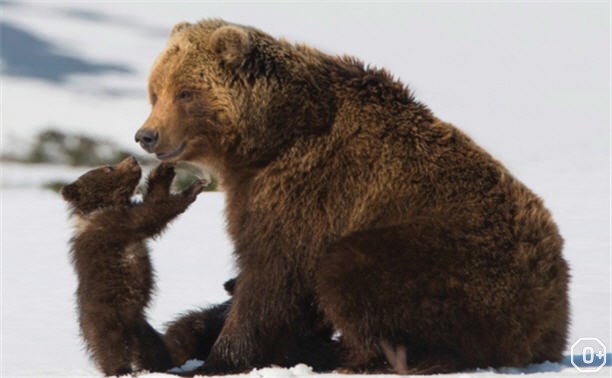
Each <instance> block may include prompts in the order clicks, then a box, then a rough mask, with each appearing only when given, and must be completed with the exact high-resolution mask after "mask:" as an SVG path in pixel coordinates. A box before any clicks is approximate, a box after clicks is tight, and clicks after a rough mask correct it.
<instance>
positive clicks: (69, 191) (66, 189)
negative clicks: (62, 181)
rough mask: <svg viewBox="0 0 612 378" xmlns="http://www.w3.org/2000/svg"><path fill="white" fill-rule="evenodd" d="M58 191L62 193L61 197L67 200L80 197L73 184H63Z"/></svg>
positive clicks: (74, 199) (70, 200)
mask: <svg viewBox="0 0 612 378" xmlns="http://www.w3.org/2000/svg"><path fill="white" fill-rule="evenodd" d="M60 193H62V197H64V199H65V200H66V201H68V202H75V201H78V200H79V198H80V195H79V189H78V188H77V186H76V185H75V184H70V185H65V186H63V187H62V189H61V190H60Z"/></svg>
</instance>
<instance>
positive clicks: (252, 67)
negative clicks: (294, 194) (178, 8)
mask: <svg viewBox="0 0 612 378" xmlns="http://www.w3.org/2000/svg"><path fill="white" fill-rule="evenodd" d="M306 50H307V48H306V47H303V46H294V45H291V44H289V43H287V42H284V41H282V40H277V39H275V38H273V37H271V36H269V35H267V34H265V33H263V32H261V31H259V30H256V29H254V28H251V27H246V26H240V25H235V24H230V23H227V22H225V21H221V20H205V21H201V22H199V23H197V24H189V23H180V24H178V25H176V26H175V27H174V28H173V30H172V32H171V34H170V38H169V41H168V44H167V46H166V48H165V50H164V51H163V52H162V53H161V55H160V56H159V57H158V58H157V60H156V62H155V63H154V65H153V67H152V70H151V73H150V77H149V88H148V90H149V100H150V103H151V106H152V110H151V114H150V115H149V117H148V119H147V120H146V122H145V123H144V125H143V126H142V127H141V128H140V130H138V132H137V133H136V141H137V142H139V143H140V145H141V146H142V147H143V148H144V149H145V150H146V151H148V152H151V153H155V154H156V156H157V157H158V158H159V159H161V160H165V161H179V160H180V161H190V162H193V163H199V164H200V165H204V166H207V167H209V168H211V169H213V171H216V172H217V173H219V174H221V176H222V177H223V176H224V173H227V172H228V171H232V170H234V171H235V170H237V169H240V168H250V169H253V168H257V167H261V166H265V165H266V164H267V163H268V162H270V161H272V160H273V159H275V158H276V157H277V156H279V154H282V153H283V152H284V151H286V150H287V149H288V148H290V147H291V146H292V145H293V144H295V143H296V140H298V139H299V138H301V137H303V136H305V135H312V134H313V133H321V132H325V131H326V130H327V129H328V128H329V127H330V125H331V121H332V117H333V116H332V112H331V111H330V108H331V107H333V104H334V101H333V95H331V91H330V90H329V88H326V85H325V82H324V81H322V80H321V78H320V77H316V76H317V75H320V74H319V72H320V71H321V70H317V69H315V68H314V67H315V66H316V65H321V64H322V63H321V62H318V61H317V59H324V55H323V54H322V53H318V52H316V53H315V52H314V51H311V50H310V49H308V53H306Z"/></svg>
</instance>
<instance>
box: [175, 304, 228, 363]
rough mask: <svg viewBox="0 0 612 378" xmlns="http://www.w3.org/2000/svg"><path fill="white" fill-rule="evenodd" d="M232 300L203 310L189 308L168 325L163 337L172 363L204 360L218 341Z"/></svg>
mask: <svg viewBox="0 0 612 378" xmlns="http://www.w3.org/2000/svg"><path fill="white" fill-rule="evenodd" d="M230 304H231V301H229V300H228V301H226V302H224V303H222V304H219V305H216V306H212V307H209V308H206V309H202V310H197V311H190V312H188V313H187V314H185V315H182V316H181V317H179V318H178V319H176V320H174V321H173V322H171V323H170V324H169V325H168V328H167V329H166V332H165V334H164V340H165V342H166V345H167V347H168V349H169V350H170V354H171V356H172V361H173V362H174V364H175V365H177V366H180V365H182V364H184V363H185V362H186V361H187V360H190V359H198V360H206V358H207V357H208V354H209V353H210V350H211V348H212V346H213V344H214V343H215V341H216V340H217V337H218V336H219V333H221V329H222V328H223V324H224V323H225V318H226V317H227V313H228V311H229V308H230Z"/></svg>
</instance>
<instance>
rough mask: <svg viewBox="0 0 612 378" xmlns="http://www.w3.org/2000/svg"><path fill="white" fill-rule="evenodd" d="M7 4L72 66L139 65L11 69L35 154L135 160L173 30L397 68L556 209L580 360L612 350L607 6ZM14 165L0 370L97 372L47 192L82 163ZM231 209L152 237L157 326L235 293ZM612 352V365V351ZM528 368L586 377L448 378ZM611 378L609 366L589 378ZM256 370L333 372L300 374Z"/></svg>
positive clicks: (200, 210)
mask: <svg viewBox="0 0 612 378" xmlns="http://www.w3.org/2000/svg"><path fill="white" fill-rule="evenodd" d="M0 7H1V8H2V12H0V21H1V22H2V23H10V24H11V25H16V26H18V27H21V28H24V29H25V30H27V31H29V32H32V33H35V34H37V35H38V36H39V37H42V38H45V39H46V40H48V41H50V42H52V43H53V44H54V45H55V46H56V47H57V49H58V51H59V52H61V53H62V54H66V55H71V56H74V57H78V58H80V59H84V60H87V61H90V62H93V63H100V64H106V63H109V64H120V65H122V66H127V67H130V68H131V69H132V70H133V73H132V74H121V73H104V74H102V75H94V74H79V75H73V76H69V78H68V80H67V81H65V82H62V83H56V82H50V81H41V80H39V79H35V78H23V77H15V76H10V75H3V76H2V82H1V90H0V97H1V107H2V111H1V118H0V122H1V136H0V138H1V143H2V152H3V153H5V152H12V151H20V150H23V149H24V148H25V146H26V145H27V143H28V142H29V140H31V139H32V136H33V135H34V134H35V133H37V132H39V131H41V130H43V129H46V128H47V127H49V126H56V127H58V128H60V129H63V130H66V131H70V132H84V133H87V134H90V135H93V136H98V137H102V138H104V139H108V140H112V141H114V142H116V143H118V144H119V145H121V146H122V147H125V148H131V149H132V150H133V151H138V150H137V146H136V145H135V143H133V134H134V133H135V131H136V130H137V128H138V127H139V126H140V124H141V123H142V122H143V121H144V120H145V118H146V117H147V115H148V111H149V105H148V104H147V100H146V77H147V73H148V69H149V66H150V65H151V63H152V61H153V59H154V58H155V57H156V55H157V54H158V53H159V52H160V51H161V49H162V48H163V46H164V45H165V38H166V34H167V32H168V30H169V29H170V28H171V26H172V25H174V24H175V23H176V22H179V21H182V20H189V21H196V20H198V19H200V18H204V17H221V18H225V19H227V20H231V21H233V22H237V23H243V24H248V25H254V26H257V27H260V28H261V29H263V30H265V31H267V32H269V33H271V34H273V35H275V36H285V37H287V38H288V39H290V40H294V41H302V42H306V43H309V44H312V45H314V46H317V47H320V48H322V49H324V50H326V51H328V52H332V53H338V54H341V53H348V54H351V55H355V56H358V57H360V58H361V59H363V60H364V61H366V62H368V63H372V64H375V65H377V66H383V67H386V68H388V69H389V70H390V71H391V72H393V73H394V74H396V75H397V76H399V77H400V78H401V79H402V80H403V81H404V82H406V83H407V84H409V85H410V87H411V88H412V89H413V90H414V91H415V93H416V96H417V98H419V99H420V100H422V101H423V102H425V103H427V104H428V105H429V106H430V107H431V108H432V110H433V111H434V112H435V113H436V115H438V116H439V117H440V118H442V119H444V120H447V121H450V122H453V123H454V124H456V125H457V126H458V127H460V128H461V129H463V130H464V131H466V132H467V133H468V134H470V135H471V136H472V137H473V138H474V139H475V140H476V141H477V142H478V143H479V144H481V145H482V146H483V147H485V148H486V149H487V150H489V151H490V152H491V153H492V154H493V155H494V156H496V157H497V158H498V159H500V160H501V161H502V162H503V163H504V164H505V165H506V166H508V167H509V168H510V170H511V171H512V172H513V173H514V174H515V175H516V176H517V177H518V178H519V179H521V180H522V181H524V182H525V183H526V184H527V185H528V186H529V187H530V188H532V189H533V190H534V191H535V192H536V193H538V194H539V195H541V196H542V198H544V199H545V203H546V205H547V206H548V207H549V208H550V210H551V211H552V213H553V216H554V218H555V220H556V221H557V223H558V224H559V227H560V229H561V233H562V235H563V236H564V238H565V241H566V243H565V251H564V253H565V256H566V258H567V259H568V261H569V263H570V267H571V269H572V282H571V287H570V296H571V304H572V323H571V330H570V331H571V332H570V336H569V345H568V350H567V355H568V356H569V353H570V347H571V345H572V344H573V343H574V342H576V341H577V340H578V339H579V338H581V337H596V338H598V339H600V340H601V341H602V342H603V343H604V344H605V346H606V347H607V350H608V351H610V349H611V348H612V337H611V333H610V332H611V329H612V328H611V319H610V316H611V297H610V296H611V284H612V281H611V278H610V277H611V276H610V273H611V254H610V234H611V230H610V142H611V141H610V130H609V126H610V92H609V91H610V71H609V65H610V56H609V53H610V49H609V48H610V36H609V27H610V24H609V4H606V3H604V2H599V3H597V2H585V3H578V2H576V3H570V2H563V3H550V2H538V3H536V4H530V3H481V2H477V3H430V4H426V3H393V4H378V5H372V4H366V3H358V4H357V3H355V4H349V3H331V4H327V3H312V4H306V3H291V4H282V3H267V4H255V3H253V4H245V3H232V2H228V3H180V4H176V3H163V2H152V3H146V4H145V3H138V2H130V3H113V4H111V5H109V4H108V3H104V2H36V3H11V4H9V3H6V2H0ZM92 41H95V43H92ZM2 65H5V62H2ZM33 106H35V109H34V108H33ZM138 152H139V151H138ZM0 164H1V165H0V174H1V188H0V202H1V219H0V221H1V235H0V237H1V242H0V248H1V253H0V256H1V261H0V266H1V274H0V276H1V278H0V279H1V281H0V282H1V286H2V288H1V291H2V293H1V294H2V295H1V297H0V300H1V303H0V308H1V309H0V311H1V322H2V324H1V332H0V339H1V352H0V355H1V358H0V359H1V370H0V376H2V377H16V376H28V377H67V376H71V377H72V376H75V377H76V376H100V373H99V372H98V371H97V370H96V369H95V368H94V367H93V365H92V364H91V363H90V362H89V361H88V359H87V356H86V354H85V353H84V352H83V348H82V343H81V340H80V339H79V335H78V329H77V325H76V317H75V316H76V315H75V310H74V298H73V292H74V290H75V288H76V282H75V276H74V273H73V271H72V268H71V266H70V264H69V261H68V250H67V248H68V247H67V242H68V239H69V237H70V232H71V230H70V225H69V222H68V219H67V214H66V208H65V205H64V203H63V201H62V200H61V197H60V196H58V195H57V194H56V193H53V192H51V191H47V190H42V189H40V187H39V186H40V184H42V183H46V182H49V181H55V180H72V179H74V178H76V177H77V176H78V175H80V174H81V173H83V172H84V171H85V170H86V169H85V168H68V167H57V166H49V165H32V166H22V165H17V164H9V163H5V162H2V163H0ZM223 207H224V197H223V194H222V193H203V194H202V195H201V196H200V198H199V199H198V200H197V201H196V202H195V203H194V204H193V205H192V207H191V208H190V209H189V210H188V211H187V212H186V213H185V214H184V215H183V216H181V217H180V218H179V219H178V220H177V221H176V222H174V223H173V224H172V225H171V227H170V228H169V230H168V231H167V232H166V233H164V234H163V235H162V237H161V238H159V239H158V240H156V241H154V242H152V243H150V247H151V251H152V257H153V262H154V265H155V267H156V269H157V278H158V280H157V282H158V290H157V295H156V296H155V300H154V302H153V303H152V306H151V308H150V311H149V315H150V319H151V321H152V324H153V325H154V326H155V327H157V328H158V329H162V328H163V325H164V323H165V322H167V321H169V320H171V319H172V318H174V317H176V316H177V314H179V313H181V312H183V311H187V310H190V309H193V308H196V307H201V306H206V305H207V304H212V303H218V302H221V301H223V300H225V299H226V298H227V297H226V294H225V292H224V290H223V287H222V284H223V282H224V281H225V280H226V279H228V278H231V277H232V272H233V262H232V258H231V251H232V246H231V243H230V242H229V240H228V238H227V235H226V233H225V221H224V219H223V215H222V212H223ZM607 358H608V363H610V360H612V355H610V354H608V356H607ZM519 374H529V375H530V376H534V377H540V376H543V377H558V376H567V377H570V376H573V377H578V376H585V375H586V374H581V373H580V372H578V371H577V370H576V369H575V368H573V367H572V365H571V363H570V362H569V359H566V360H565V361H564V362H563V363H561V364H552V363H547V364H540V365H534V366H529V367H525V368H521V369H500V370H497V371H493V370H484V371H477V372H467V373H463V374H452V375H449V377H453V378H457V377H478V378H481V377H501V376H508V377H509V376H516V375H519ZM610 375H612V368H611V367H610V366H606V367H605V368H604V369H602V370H600V371H599V372H598V373H595V374H590V376H610ZM143 376H144V377H168V375H166V374H145V375H143ZM246 376H253V377H273V376H285V377H292V376H296V377H297V376H312V377H317V376H319V375H318V374H315V373H312V372H311V370H310V369H309V368H308V367H306V366H303V365H298V366H297V367H294V368H292V369H279V368H266V369H260V370H256V371H252V372H250V373H248V374H246ZM333 376H334V377H340V376H342V374H335V375H333Z"/></svg>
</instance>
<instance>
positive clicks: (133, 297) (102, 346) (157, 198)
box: [62, 158, 204, 376]
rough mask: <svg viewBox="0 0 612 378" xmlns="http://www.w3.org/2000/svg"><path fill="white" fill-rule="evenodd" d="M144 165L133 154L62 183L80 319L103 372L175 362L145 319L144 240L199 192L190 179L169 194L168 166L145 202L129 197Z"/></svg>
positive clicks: (152, 180)
mask: <svg viewBox="0 0 612 378" xmlns="http://www.w3.org/2000/svg"><path fill="white" fill-rule="evenodd" d="M140 175H141V169H140V166H139V165H138V163H137V162H136V160H135V159H134V158H128V159H126V160H124V161H122V162H121V163H119V164H116V165H115V166H112V167H111V166H107V167H101V168H96V169H93V170H91V171H89V172H87V173H85V174H84V175H82V176H81V177H79V178H78V179H77V180H76V181H75V182H73V183H71V184H69V185H66V186H64V187H63V188H62V195H63V197H64V199H65V200H66V201H67V202H68V203H69V204H70V206H71V212H72V217H73V218H74V220H75V221H76V230H75V234H74V237H73V238H72V240H71V246H72V248H71V257H72V262H73V264H74V268H75V271H76V273H77V276H78V281H79V284H78V289H77V293H76V294H77V304H78V310H79V324H80V327H81V333H82V336H83V338H84V340H85V342H86V346H87V349H88V351H89V352H90V354H91V357H92V358H93V360H94V361H95V363H96V365H98V367H99V368H100V369H101V370H102V371H103V372H104V374H105V375H108V376H111V375H124V374H128V373H131V372H133V371H137V370H149V371H165V370H167V369H169V368H171V367H172V366H173V364H172V361H171V358H170V351H169V350H168V348H167V347H166V345H165V343H164V341H163V338H162V336H161V335H160V334H158V333H157V331H155V329H153V327H152V326H151V325H150V324H149V323H148V322H147V320H146V316H145V309H146V307H147V306H148V305H149V302H150V299H151V293H152V291H153V286H154V283H153V267H152V266H151V261H150V258H149V252H148V250H147V247H146V244H145V243H146V239H148V238H151V237H153V236H155V235H158V234H159V233H160V232H161V231H162V230H163V229H164V228H165V227H166V225H167V224H168V223H169V222H170V221H171V220H172V219H174V218H175V217H176V216H178V215H179V214H181V213H182V212H183V211H185V210H186V209H187V207H188V206H189V205H190V204H191V203H192V202H193V201H194V200H195V198H196V195H197V194H198V193H200V192H201V191H202V189H203V188H204V185H203V184H202V183H201V182H196V183H194V184H193V185H192V186H191V187H190V188H188V189H187V190H185V192H183V193H181V194H176V195H175V194H170V184H171V183H172V179H173V178H174V169H173V167H172V166H171V165H168V164H160V165H159V166H158V167H157V168H156V169H155V170H154V171H153V172H152V173H151V175H150V176H149V180H148V184H147V187H148V190H147V193H146V194H145V196H144V200H143V202H142V203H132V202H130V197H131V196H132V194H133V193H134V189H135V188H136V185H137V184H138V180H139V179H140Z"/></svg>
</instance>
